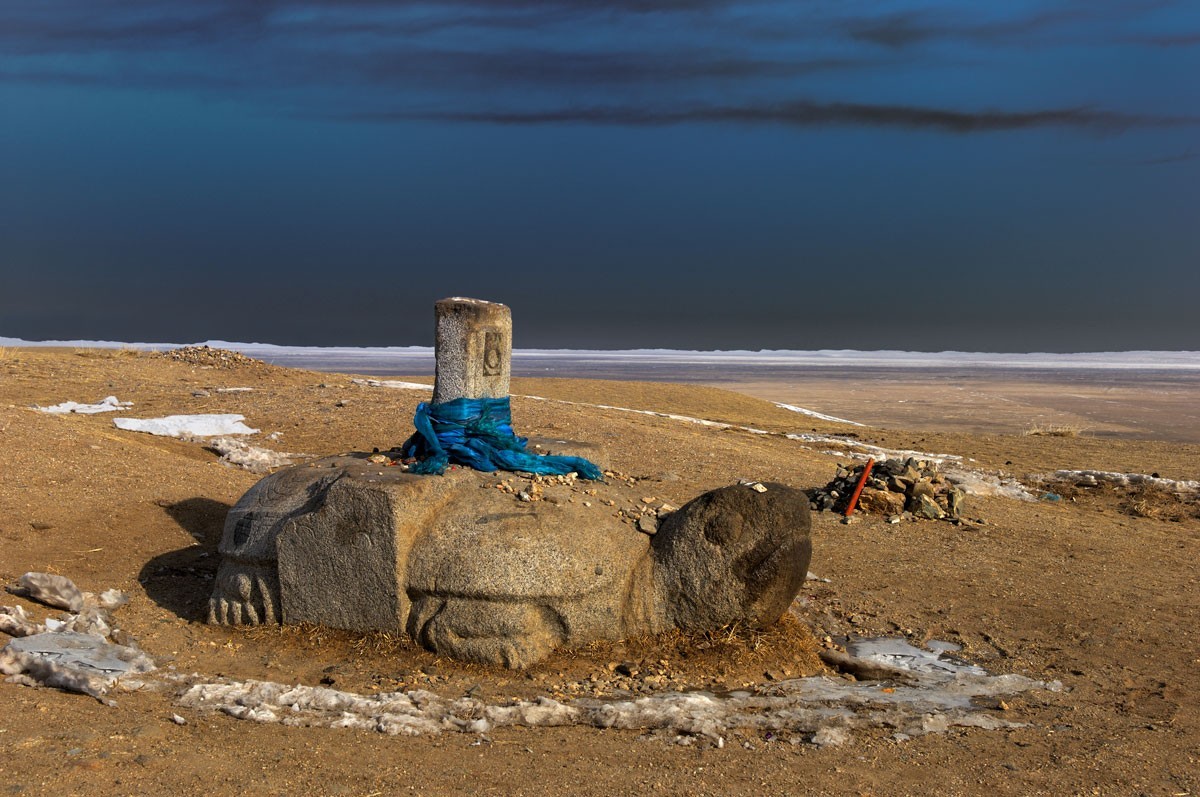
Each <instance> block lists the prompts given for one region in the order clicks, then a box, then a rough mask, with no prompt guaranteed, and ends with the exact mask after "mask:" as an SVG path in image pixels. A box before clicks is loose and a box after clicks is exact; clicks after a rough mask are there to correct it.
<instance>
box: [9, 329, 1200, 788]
mask: <svg viewBox="0 0 1200 797" xmlns="http://www.w3.org/2000/svg"><path fill="white" fill-rule="evenodd" d="M418 379H419V378H418ZM219 387H251V388H253V390H252V391H248V392H232V393H220V392H217V391H216V388H219ZM868 387H869V386H868ZM863 389H866V387H864V388H863ZM201 390H204V391H205V392H207V393H208V395H207V396H194V395H193V393H194V392H198V391H201ZM513 392H514V393H515V394H528V395H537V396H542V397H546V398H551V399H564V400H567V401H572V402H582V403H586V404H606V405H612V406H618V407H629V408H636V409H645V410H653V411H658V412H667V413H675V414H680V415H687V416H693V417H699V418H704V419H708V420H712V421H719V422H725V423H730V424H733V425H735V426H750V427H754V428H756V429H759V430H764V431H767V432H773V433H787V432H809V431H819V432H822V433H828V434H847V433H852V434H857V437H858V438H859V439H861V440H863V441H864V442H871V443H874V444H877V445H884V446H888V447H892V448H914V449H918V450H923V451H930V452H935V453H937V452H946V453H957V454H962V455H965V456H967V457H970V458H973V459H974V460H976V462H975V463H974V464H975V465H977V466H979V467H981V468H987V469H991V470H994V471H1004V472H1006V473H1008V474H1011V475H1015V476H1018V477H1025V476H1026V475H1028V474H1036V473H1044V472H1048V471H1052V470H1055V469H1060V468H1090V469H1097V470H1112V471H1124V472H1140V473H1151V472H1157V473H1159V474H1160V475H1161V476H1163V477H1166V478H1174V479H1196V478H1197V477H1198V475H1200V474H1198V473H1197V466H1196V463H1197V462H1198V461H1200V446H1198V445H1188V444H1177V443H1161V442H1153V441H1136V440H1112V439H1107V440H1101V439H1098V438H1096V437H1089V436H1088V435H1087V434H1086V433H1084V434H1081V435H1079V436H1075V437H1049V436H1032V435H1019V434H988V435H980V434H968V433H963V432H953V431H942V432H938V431H922V432H917V433H907V432H903V431H895V430H886V431H885V430H880V429H873V428H872V429H867V428H858V427H845V426H840V425H837V424H831V423H824V422H816V421H812V420H811V419H808V418H804V417H798V416H797V415H796V414H794V413H791V412H788V411H785V410H781V409H779V408H777V407H774V406H773V405H771V404H769V403H767V402H765V401H761V400H758V399H754V398H750V397H747V396H744V395H740V394H737V393H731V392H727V391H723V390H718V389H715V388H709V387H691V386H686V385H677V384H672V385H660V384H642V383H621V382H607V381H604V382H602V381H584V380H559V379H542V380H535V379H520V380H515V381H514V387H513ZM110 394H112V395H116V396H117V397H118V398H120V399H122V400H129V401H133V402H134V407H133V409H132V410H131V411H130V412H129V413H127V414H131V415H134V416H135V417H153V416H158V415H168V414H176V413H185V412H236V413H241V414H244V415H245V416H246V417H247V422H248V423H249V424H250V425H251V426H254V427H255V428H259V429H262V430H263V433H264V435H265V434H266V433H270V432H280V433H281V435H280V437H279V439H278V440H277V441H275V442H269V441H265V440H263V435H259V436H256V438H255V439H256V440H257V441H258V442H259V444H262V445H267V446H269V447H271V448H275V449H277V450H283V451H295V452H307V453H310V454H327V453H336V452H342V451H350V450H358V451H370V450H371V449H372V448H375V447H378V448H382V449H386V448H388V447H390V446H392V445H394V444H397V443H399V442H401V441H403V440H404V439H405V438H406V437H407V436H408V434H409V432H410V429H411V417H412V410H413V408H414V406H415V404H416V402H417V401H418V400H421V399H423V398H424V397H425V396H426V395H427V394H423V393H421V392H418V391H405V390H387V389H379V388H368V387H362V386H358V385H354V384H352V383H351V381H350V378H349V377H347V376H344V375H337V374H324V373H316V372H308V371H298V370H290V369H283V368H276V367H272V366H267V365H263V364H261V363H256V362H245V361H241V360H236V361H224V362H217V361H209V360H205V359H204V358H203V357H194V358H181V359H173V358H170V357H166V356H155V355H148V354H136V353H133V352H121V351H107V352H92V351H70V350H18V349H9V350H7V351H4V352H2V353H0V542H2V544H0V581H3V582H4V583H12V582H14V581H15V580H16V578H17V577H18V576H19V575H20V574H21V573H24V572H26V571H30V570H35V571H48V572H54V573H61V574H63V575H66V576H69V577H71V578H72V579H74V580H75V581H76V582H77V583H78V584H79V585H80V586H81V587H82V588H83V589H88V590H93V591H99V590H103V589H107V588H110V587H116V588H119V589H122V590H124V591H126V592H128V593H129V594H130V595H131V596H132V600H131V601H130V603H129V605H127V606H125V607H124V608H122V609H121V610H120V611H119V612H118V619H119V620H120V622H121V625H122V626H123V627H124V628H125V629H126V630H128V631H129V632H130V633H132V634H133V635H134V636H135V637H136V638H137V639H138V640H139V642H140V644H141V646H142V647H143V648H144V649H145V650H146V651H147V652H149V653H151V654H152V655H155V656H158V657H163V658H166V659H170V660H171V663H172V664H173V666H174V667H175V668H177V670H178V671H179V672H184V673H187V672H200V673H206V674H210V675H217V674H223V675H229V676H235V677H239V678H261V679H269V680H276V681H284V682H295V683H303V684H310V685H315V684H318V683H322V682H325V683H329V682H332V683H333V684H335V685H336V687H337V688H341V689H348V690H353V691H359V692H373V691H380V690H384V691H386V690H394V689H397V688H414V687H420V688H425V689H429V690H432V691H435V692H438V693H440V694H445V695H451V696H457V695H462V694H464V693H467V692H468V691H470V692H471V693H472V694H475V695H479V696H483V697H486V698H487V699H489V700H492V701H501V700H504V699H506V698H511V697H531V696H535V695H561V696H565V697H571V696H574V695H578V694H591V693H594V692H595V691H597V690H599V691H601V692H602V691H603V690H606V689H616V688H626V689H644V690H647V691H653V690H655V689H658V688H686V687H703V688H710V689H711V688H718V689H719V688H722V687H729V688H735V687H741V686H743V685H745V684H760V683H764V682H766V681H767V680H768V675H767V674H768V673H770V674H771V675H770V676H769V677H771V678H779V677H791V676H794V675H800V674H807V673H810V672H813V671H815V670H816V669H817V668H818V667H819V666H820V665H819V664H817V663H816V660H815V658H814V652H815V648H816V645H817V644H818V643H817V642H815V641H814V640H815V639H821V638H823V636H825V635H826V634H828V635H832V636H836V635H838V634H847V633H854V634H863V635H872V634H900V635H905V636H908V637H910V638H911V639H912V640H913V641H915V642H918V643H919V642H922V641H924V640H928V639H940V640H948V641H951V642H956V643H959V644H961V645H962V646H963V655H964V656H965V657H966V658H967V659H969V660H971V661H973V662H975V663H978V664H980V665H982V666H984V667H986V668H988V669H989V670H991V671H993V672H1015V673H1023V674H1027V675H1030V676H1032V677H1034V678H1038V679H1059V680H1061V681H1062V682H1063V684H1064V686H1065V687H1066V689H1065V690H1064V691H1063V692H1059V693H1052V692H1032V693H1027V694H1025V695H1023V696H1019V697H1017V698H1014V699H1013V700H1011V701H1010V702H1009V704H1008V712H1007V713H1006V718H1008V719H1011V720H1013V721H1017V722H1022V723H1025V724H1026V725H1025V727H1022V728H1016V729H1011V730H1001V731H984V730H979V729H955V730H951V731H950V732H949V733H946V734H941V735H928V736H923V737H920V738H916V739H913V740H910V741H907V742H902V743H898V742H895V741H892V739H891V736H890V734H889V733H888V732H887V731H886V730H885V729H881V730H879V731H878V732H874V733H872V732H866V733H858V734H857V735H856V736H855V737H854V739H853V740H852V741H851V742H849V743H848V744H846V745H843V746H840V747H828V748H822V749H818V748H816V747H813V746H811V745H808V744H798V745H794V744H790V743H788V742H786V741H779V740H774V739H767V738H760V737H756V736H753V735H743V736H740V737H735V738H734V739H731V742H733V743H731V744H727V745H726V746H725V747H724V748H722V749H715V748H707V749H691V748H680V747H677V746H673V745H669V744H667V743H665V742H663V741H661V740H657V739H645V738H643V735H642V734H640V733H637V732H632V731H615V730H608V731H598V730H592V729H587V728H561V729H506V730H498V731H495V732H493V733H491V734H489V736H488V739H487V740H481V739H480V738H479V737H476V736H471V735H466V734H462V735H460V734H444V735H442V736H438V737H418V738H408V737H388V736H384V735H378V734H371V733H366V732H359V731H349V730H328V729H314V728H308V729H303V728H288V727H281V726H274V725H258V724H255V723H251V722H245V721H239V720H235V719H232V718H230V717H228V716H225V715H222V714H201V713H196V712H190V711H184V710H182V709H180V708H179V707H178V706H177V705H175V704H174V702H173V699H172V696H171V695H169V694H158V693H137V694H119V695H118V696H117V703H118V706H117V707H116V708H112V707H107V706H104V705H102V704H100V703H99V702H97V701H95V700H93V699H91V698H88V697H84V696H81V695H73V694H65V693H61V692H57V691H53V690H48V689H32V688H28V687H22V686H16V685H8V684H0V753H2V755H0V788H2V789H4V790H5V791H7V792H8V793H14V794H82V795H107V794H161V793H166V792H168V791H169V792H171V793H173V794H177V795H190V794H214V793H215V794H234V793H238V794H240V793H252V794H259V793H261V794H272V793H280V794H284V793H286V794H312V795H320V794H364V795H365V794H401V793H402V794H409V793H413V794H451V793H471V794H477V793H497V794H501V793H502V794H544V793H564V792H569V793H580V794H588V795H592V794H595V795H600V794H603V795H609V794H629V793H635V792H636V793H642V792H650V793H663V794H755V795H758V794H795V793H830V794H925V793H942V794H983V793H988V794H1081V793H1086V794H1093V793H1095V794H1139V793H1141V794H1175V795H1183V794H1189V793H1196V792H1197V791H1198V790H1200V776H1198V775H1197V772H1200V762H1198V761H1197V758H1198V757H1200V754H1198V753H1197V750H1198V749H1200V711H1198V706H1200V701H1197V699H1196V697H1195V696H1194V695H1191V689H1192V688H1193V686H1195V685H1196V683H1197V674H1198V666H1200V647H1198V646H1197V635H1196V627H1197V622H1198V620H1200V612H1198V608H1200V589H1198V584H1197V581H1198V578H1197V571H1196V564H1195V563H1196V562H1197V561H1198V558H1200V519H1197V518H1196V516H1195V514H1194V513H1193V512H1191V511H1190V509H1188V508H1186V507H1185V509H1184V510H1180V511H1177V510H1176V509H1171V508H1170V507H1172V506H1174V505H1173V504H1170V501H1169V500H1168V498H1164V497H1162V496H1154V495H1139V496H1129V495H1125V494H1122V493H1120V491H1115V490H1112V488H1094V489H1092V490H1091V491H1079V492H1078V493H1075V494H1068V493H1067V492H1063V493H1062V494H1063V495H1064V500H1062V501H1059V502H1055V503H1050V502H1037V503H1030V502H1020V501H1014V500H1008V499H999V498H991V499H984V498H971V499H969V503H968V507H967V512H966V514H967V515H968V516H969V517H971V518H973V519H978V520H980V521H982V523H973V524H970V525H965V526H955V525H952V524H950V523H945V522H932V521H930V522H922V523H903V524H899V525H889V524H887V523H885V522H883V521H882V520H881V519H878V518H871V517H865V518H861V519H860V520H859V522H857V523H854V524H852V525H842V524H840V523H839V522H837V519H836V518H834V517H832V516H830V515H828V514H826V515H819V516H817V518H816V522H815V524H814V548H815V552H814V557H813V566H812V569H813V571H814V572H815V573H816V574H818V575H819V576H822V577H825V578H828V579H830V582H829V583H822V582H809V584H808V586H807V587H806V588H805V590H804V592H803V594H802V596H801V598H802V600H801V602H799V603H798V604H797V612H796V613H797V616H798V617H799V618H800V619H799V621H792V622H787V623H785V624H784V625H783V626H781V627H780V628H776V629H772V630H770V631H767V632H761V633H748V632H743V631H739V630H737V629H732V630H730V632H729V633H727V634H713V635H709V636H707V637H696V638H684V637H682V636H671V637H666V638H660V639H653V640H627V641H626V642H624V643H622V644H619V645H610V646H595V647H593V648H589V649H585V650H582V651H576V652H573V653H564V654H561V655H558V656H556V657H554V658H553V659H551V660H550V661H548V662H546V663H544V664H542V665H539V666H538V667H536V668H534V669H533V670H531V671H529V672H527V673H514V672H505V671H498V670H491V669H486V668H482V667H476V666H469V665H462V664H459V663H456V662H452V661H448V660H444V659H443V660H438V659H436V658H435V657H434V656H433V655H432V654H430V653H427V652H425V651H422V650H419V649H416V648H414V647H413V646H412V645H411V644H408V643H406V642H405V641H403V640H395V639H390V638H387V637H384V636H382V635H371V636H365V637H363V636H357V637H356V636H353V635H349V634H343V633H339V632H330V631H325V630H321V629H314V628H289V629H278V628H260V629H250V630H237V629H228V628H220V627H209V626H207V625H205V624H204V623H202V622H200V619H201V617H202V615H203V611H204V605H205V601H206V599H207V595H208V591H209V587H210V584H211V578H212V573H213V572H214V570H215V568H216V556H215V553H214V549H215V545H216V542H217V539H218V538H219V535H220V532H221V526H222V521H223V517H224V513H225V512H226V511H227V509H228V508H229V506H231V505H232V504H233V502H235V501H236V500H237V498H238V497H239V496H240V495H241V494H242V493H243V492H244V491H245V490H246V489H247V488H249V487H250V486H251V485H252V484H253V483H254V482H255V480H256V478H257V477H256V476H254V475H253V474H250V473H248V472H246V471H243V470H239V469H235V468H232V467H228V466H225V465H223V464H221V463H219V462H218V461H217V457H216V455H214V454H212V453H211V452H209V451H207V450H206V449H204V448H203V447H202V446H200V445H198V444H196V443H185V442H181V441H178V440H173V439H168V438H162V437H153V436H150V435H145V434H137V433H131V432H123V431H121V430H118V429H116V428H115V427H113V425H112V417H113V416H112V414H102V415H94V416H85V415H69V416H52V415H47V414H43V413H38V412H34V411H31V410H30V409H29V407H30V406H31V405H35V404H36V405H43V406H44V405H50V404H56V403H59V402H61V401H65V400H76V401H89V402H90V401H96V400H99V399H101V398H103V397H104V396H106V395H110ZM851 417H853V416H851ZM514 424H515V426H516V428H517V429H518V431H519V432H521V433H522V434H526V435H536V436H545V437H552V438H570V439H576V440H583V441H589V442H593V443H597V444H600V445H601V446H603V448H604V450H605V451H606V452H607V454H608V462H607V463H605V464H606V465H608V466H609V467H611V468H613V469H614V470H616V471H619V472H620V473H622V474H623V475H624V476H625V482H626V483H627V484H636V485H637V488H638V491H641V488H645V490H646V491H653V493H654V494H655V495H656V497H658V498H661V499H663V500H669V501H671V502H672V503H675V504H676V505H678V504H680V503H682V502H684V501H685V500H687V499H688V498H691V497H693V496H694V495H696V494H698V493H700V492H702V491H704V490H707V489H711V488H714V487H718V486H722V485H725V484H730V483H732V482H735V481H737V480H738V479H753V480H757V481H778V482H784V483H788V484H793V485H796V486H800V487H813V486H818V485H823V484H825V483H826V482H828V481H829V480H830V478H831V477H832V475H833V473H834V471H835V469H836V466H837V463H838V459H837V458H836V457H834V456H829V455H828V454H823V453H821V450H825V449H828V448H829V446H826V445H815V446H812V447H808V446H806V444H802V443H800V442H797V441H794V440H788V439H786V438H784V437H783V436H782V434H766V435H763V434H752V433H749V432H747V431H742V430H737V429H718V428H711V427H704V426H698V425H695V424H690V423H686V422H682V421H679V420H674V419H668V418H663V417H657V416H649V415H639V414H631V413H628V412H622V411H618V410H613V409H597V408H593V407H587V406H581V405H579V404H566V403H561V402H546V401H537V400H533V399H527V398H516V399H514ZM818 449H820V450H818ZM630 480H636V482H632V481H630ZM1105 491H1109V492H1107V493H1106V492H1105ZM1110 493H1111V494H1110ZM1072 499H1075V500H1072ZM1148 509H1149V510H1150V511H1147V510H1148ZM1168 510H1169V511H1168ZM5 597H6V599H7V600H6V602H7V603H12V604H16V603H21V604H22V605H24V606H25V607H26V608H28V609H29V610H30V611H31V612H32V613H33V614H34V615H35V616H37V617H44V616H46V614H47V612H46V610H45V609H44V608H42V607H37V606H35V605H34V604H31V603H28V602H24V601H22V600H21V599H19V598H16V597H10V596H5ZM0 641H2V640H0ZM618 662H620V663H625V664H626V665H627V666H626V669H630V665H631V666H632V669H634V670H637V674H635V675H633V676H626V675H623V674H622V673H621V672H620V671H617V672H613V671H612V669H611V667H612V665H614V664H616V663H618ZM655 679H657V680H655ZM175 713H180V714H183V715H184V719H186V720H187V724H186V725H182V726H180V725H176V724H174V723H172V722H171V719H170V718H171V715H172V714H175Z"/></svg>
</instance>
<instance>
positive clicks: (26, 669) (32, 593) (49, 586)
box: [0, 573, 155, 697]
mask: <svg viewBox="0 0 1200 797" xmlns="http://www.w3.org/2000/svg"><path fill="white" fill-rule="evenodd" d="M9 589H10V591H11V592H14V593H17V594H23V595H27V596H28V597H30V598H32V599H34V600H38V601H39V602H42V603H44V604H46V605H48V606H53V607H58V608H65V607H70V609H71V611H73V612H76V613H75V614H70V615H68V616H67V618H66V619H65V620H55V619H47V620H46V621H45V623H44V624H42V625H39V624H37V623H34V622H33V621H32V620H30V619H29V616H28V614H27V613H26V612H25V611H24V610H23V609H22V608H20V607H9V606H4V607H0V630H2V631H4V632H5V633H8V634H10V635H11V636H14V637H16V638H14V639H13V640H11V641H10V642H9V643H8V644H7V645H5V646H4V647H3V648H2V649H0V673H3V674H4V675H6V676H8V677H7V678H6V679H5V680H7V681H9V682H11V683H20V684H25V685H27V686H50V687H55V688H59V689H66V690H68V691H71V692H82V693H84V694H88V695H92V696H94V697H100V696H101V695H103V694H105V693H106V692H108V690H109V689H110V688H111V687H112V685H113V684H114V683H115V682H116V681H117V679H119V678H120V677H121V676H123V675H128V674H131V673H145V672H150V671H152V670H154V669H155V665H154V662H153V661H152V660H151V659H150V658H149V657H148V656H146V654H144V653H143V652H142V651H141V650H139V649H138V648H137V647H135V646H132V645H122V644H117V643H116V642H112V641H109V637H111V636H113V635H114V631H115V629H114V628H113V619H112V615H111V614H110V611H111V610H112V609H116V608H117V607H119V606H121V605H123V604H124V603H125V602H127V601H128V600H129V598H128V596H127V595H125V593H123V592H119V591H117V590H113V589H110V590H105V591H104V592H102V593H100V595H95V594H94V593H91V592H83V591H81V590H80V589H79V588H78V587H77V586H75V583H74V582H73V581H71V580H70V579H69V578H67V577H65V576H60V575H52V574H47V573H26V574H25V575H24V576H22V577H21V578H20V579H19V581H18V584H17V586H16V587H10V588H9Z"/></svg>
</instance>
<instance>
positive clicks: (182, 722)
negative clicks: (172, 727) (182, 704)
mask: <svg viewBox="0 0 1200 797" xmlns="http://www.w3.org/2000/svg"><path fill="white" fill-rule="evenodd" d="M171 722H173V723H175V724H176V725H187V720H185V719H184V718H183V717H181V716H179V715H178V714H172V715H171Z"/></svg>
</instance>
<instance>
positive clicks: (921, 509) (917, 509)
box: [913, 495, 946, 520]
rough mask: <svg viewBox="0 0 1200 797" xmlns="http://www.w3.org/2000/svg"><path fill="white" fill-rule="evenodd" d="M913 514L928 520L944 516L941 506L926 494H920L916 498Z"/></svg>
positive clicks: (939, 518)
mask: <svg viewBox="0 0 1200 797" xmlns="http://www.w3.org/2000/svg"><path fill="white" fill-rule="evenodd" d="M913 514H914V515H916V516H917V517H924V518H929V519H930V520H941V519H942V518H944V517H945V516H946V513H945V512H943V511H942V508H941V507H940V506H938V505H937V501H934V500H933V498H932V497H930V496H928V495H921V496H919V497H918V498H917V499H916V502H915V506H914V507H913Z"/></svg>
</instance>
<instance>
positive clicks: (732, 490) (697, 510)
mask: <svg viewBox="0 0 1200 797" xmlns="http://www.w3.org/2000/svg"><path fill="white" fill-rule="evenodd" d="M761 487H763V488H765V489H764V490H761V491H760V490H758V489H756V488H753V487H751V486H748V485H734V486H732V487H723V488H721V489H719V490H713V491H712V492H708V493H705V494H703V495H701V496H699V497H698V498H695V499H693V500H692V501H690V502H688V503H687V504H686V505H684V506H683V508H681V509H680V510H679V511H677V512H675V513H673V514H671V515H669V516H667V518H666V519H664V521H663V523H662V525H661V526H660V527H659V530H658V533H657V534H655V536H654V538H653V541H652V543H651V546H652V549H653V555H654V560H655V583H656V587H657V589H658V591H659V599H660V600H661V601H662V602H663V605H664V607H665V610H666V614H667V616H668V618H669V619H670V621H671V622H672V623H673V624H675V625H676V626H678V627H680V628H683V629H685V630H692V631H709V630H715V629H717V628H721V627H722V626H725V625H728V624H730V623H734V622H748V623H749V624H750V625H752V626H757V627H762V626H767V625H770V624H771V623H774V622H775V621H776V620H778V619H779V618H780V617H781V616H782V615H783V613H784V612H785V611H787V608H788V606H790V605H791V603H792V601H793V600H794V599H795V597H796V594H797V593H798V592H799V590H800V587H801V585H803V584H804V579H805V577H806V576H807V574H808V564H809V560H810V558H811V556H812V541H811V534H810V532H811V528H812V519H811V516H810V513H809V505H808V496H807V495H806V494H805V493H804V492H802V491H800V490H797V489H795V488H792V487H786V486H784V485H782V484H770V483H769V484H764V485H761Z"/></svg>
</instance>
